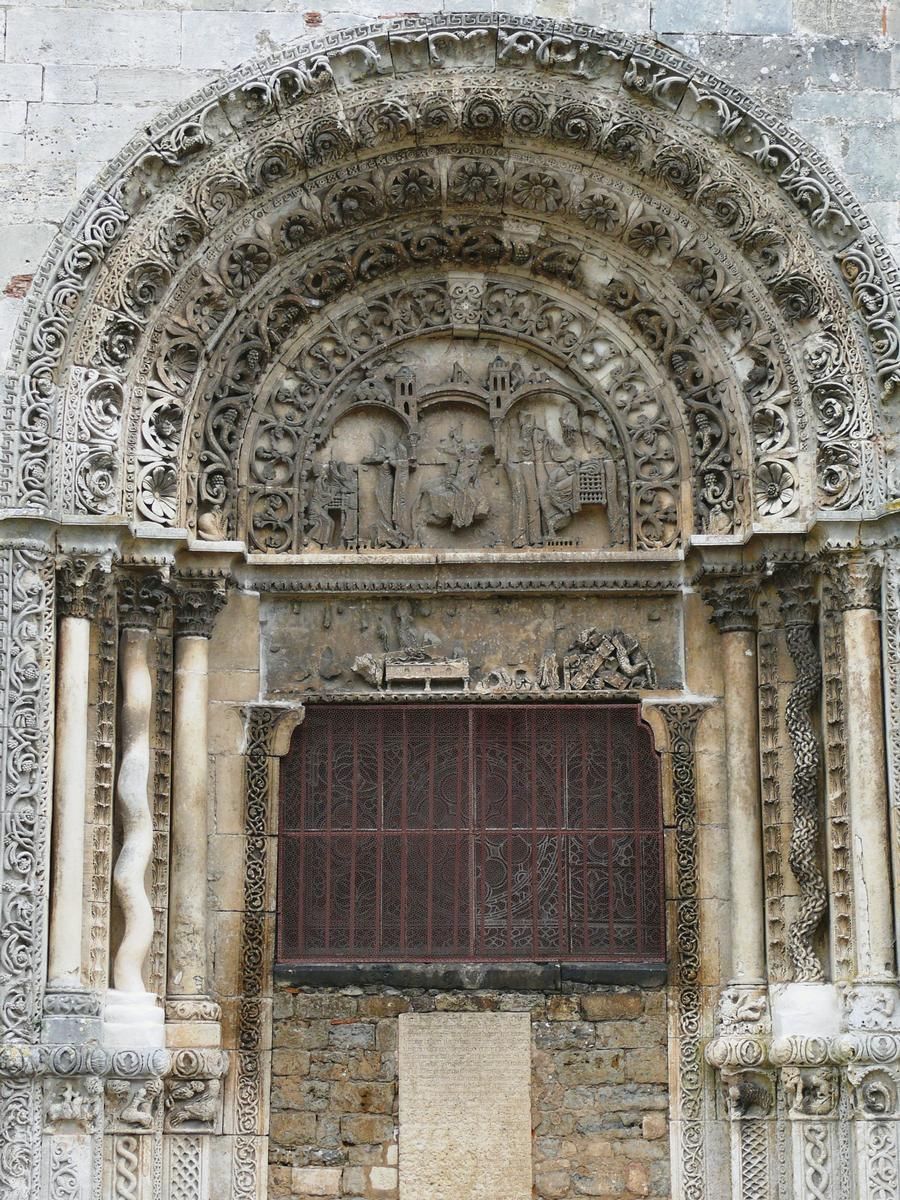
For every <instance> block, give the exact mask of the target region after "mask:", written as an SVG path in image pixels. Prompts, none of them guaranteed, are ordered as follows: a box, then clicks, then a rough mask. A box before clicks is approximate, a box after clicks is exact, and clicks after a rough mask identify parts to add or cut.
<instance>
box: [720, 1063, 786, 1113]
mask: <svg viewBox="0 0 900 1200" xmlns="http://www.w3.org/2000/svg"><path fill="white" fill-rule="evenodd" d="M722 1087H723V1089H724V1093H725V1110H726V1112H727V1113H728V1117H729V1120H732V1121H741V1120H750V1119H753V1118H756V1119H760V1118H762V1117H767V1116H769V1114H770V1113H771V1112H772V1111H773V1109H774V1108H775V1079H774V1076H773V1075H772V1073H771V1072H768V1071H743V1070H737V1071H736V1070H724V1071H723V1072H722Z"/></svg>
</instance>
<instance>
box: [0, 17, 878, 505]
mask: <svg viewBox="0 0 900 1200" xmlns="http://www.w3.org/2000/svg"><path fill="white" fill-rule="evenodd" d="M457 63H464V64H465V65H476V66H480V67H482V68H483V67H484V66H490V67H493V68H495V69H496V70H497V71H498V73H500V72H501V71H502V70H503V69H504V68H506V67H507V66H515V67H517V68H519V70H521V69H522V68H523V67H524V68H528V69H530V70H532V71H534V72H535V74H536V76H537V77H540V76H541V75H546V76H547V77H555V78H559V79H561V80H568V81H569V82H575V81H578V80H581V79H587V80H595V79H600V78H604V80H605V82H606V83H608V82H609V79H610V76H611V77H612V79H613V80H614V81H615V82H616V83H617V84H619V85H620V86H621V88H622V89H623V91H624V92H625V93H627V94H629V95H635V96H639V97H640V98H641V99H642V100H643V101H644V102H646V103H648V104H649V105H650V106H651V108H653V109H655V110H657V111H661V112H662V113H664V114H665V115H666V116H667V118H669V119H670V114H671V112H672V111H673V110H674V109H676V108H677V109H678V110H679V115H680V116H682V117H686V118H688V119H689V120H691V121H692V123H693V124H694V125H695V126H696V127H697V128H699V129H701V130H702V131H703V133H704V135H705V136H706V137H707V139H710V140H713V141H718V142H719V143H720V144H721V146H722V147H724V148H726V149H727V151H728V153H729V155H731V156H732V158H731V159H730V160H729V161H733V162H734V163H737V164H741V166H743V167H745V168H746V169H747V171H748V173H749V174H750V175H752V176H753V177H754V178H758V179H761V180H765V181H766V182H767V186H769V187H770V189H772V190H774V191H777V192H778V193H780V195H781V196H783V197H784V198H785V199H786V200H788V201H789V203H790V204H791V205H793V206H794V207H795V209H796V211H797V212H798V213H799V214H800V216H801V217H802V219H804V220H806V221H808V222H809V225H810V226H811V233H810V244H812V243H813V241H817V242H819V243H820V244H821V245H822V246H823V247H824V249H825V252H826V253H833V254H834V255H835V256H836V259H837V265H838V267H839V269H840V271H841V272H842V273H843V276H844V277H845V278H846V279H847V281H848V283H849V285H850V289H851V294H852V297H853V299H854V300H855V302H856V303H857V304H858V305H859V306H860V308H861V312H862V316H863V321H864V323H865V325H866V327H867V334H868V338H869V345H870V349H869V350H865V351H863V357H865V356H866V355H869V356H870V357H871V360H872V361H873V363H874V364H875V368H876V370H877V372H878V375H879V378H880V379H881V381H882V385H883V387H884V388H885V390H886V391H889V390H891V389H892V388H893V387H894V385H895V383H896V380H897V348H898V337H897V329H896V322H897V318H896V304H895V300H894V296H893V295H892V292H893V291H894V288H895V284H896V274H895V270H894V268H893V267H889V266H888V263H889V258H888V256H887V252H886V250H885V249H884V247H883V246H882V244H881V243H880V241H879V240H878V239H877V238H876V237H875V236H874V234H873V233H872V231H871V228H870V226H869V223H868V221H867V220H866V218H865V217H864V216H863V214H862V212H861V210H860V209H859V207H858V205H857V204H856V203H855V201H853V199H852V198H851V197H850V195H849V193H848V192H847V191H846V189H845V188H844V187H843V185H842V184H841V183H840V181H839V180H838V179H837V178H836V177H835V176H834V173H833V172H832V171H831V169H830V168H829V167H828V166H827V164H826V163H825V162H824V160H823V158H822V157H821V156H820V155H818V154H816V153H815V152H813V151H811V150H810V149H809V148H808V147H807V146H805V145H804V144H802V143H801V142H800V141H799V140H798V139H797V138H796V137H795V136H794V135H793V134H791V133H790V131H788V130H787V129H786V128H785V127H784V126H783V125H781V123H780V122H778V121H777V120H774V119H772V118H770V117H768V115H767V114H765V113H764V112H763V111H762V109H761V108H760V106H759V105H758V104H756V103H755V102H753V101H750V100H749V99H748V98H747V97H745V96H743V95H742V94H741V93H739V92H737V91H736V90H735V89H731V88H728V87H726V86H725V85H723V84H721V83H720V82H719V81H717V80H715V79H713V78H712V77H710V76H708V75H707V74H706V73H704V72H702V71H699V70H697V69H695V68H694V67H693V66H692V65H690V64H688V63H687V62H685V61H684V60H683V59H681V58H679V57H678V56H676V55H673V54H671V53H670V52H668V51H663V50H661V49H660V48H659V47H656V46H653V45H651V44H649V43H645V42H642V41H641V40H639V39H633V38H627V37H623V36H621V35H617V34H603V33H598V32H596V31H594V30H591V29H589V28H586V27H581V26H574V25H573V26H566V25H563V24H558V23H557V24H554V23H551V22H549V21H540V20H517V19H515V18H506V17H497V16H481V15H479V14H462V15H459V16H457V17H446V18H439V19H435V20H433V21H427V20H420V19H407V20H400V21H396V22H392V23H390V24H388V25H374V26H370V27H366V28H365V29H358V30H354V31H350V32H349V33H342V34H339V35H334V36H333V37H330V38H326V39H324V40H322V41H320V42H318V43H308V44H307V45H305V46H304V47H303V48H302V54H301V56H300V57H298V55H297V50H296V49H294V50H287V51H285V52H283V53H281V54H278V55H275V56H272V57H271V58H270V59H267V60H263V61H262V62H258V63H253V64H249V65H247V66H245V67H242V68H239V69H238V70H237V71H235V72H233V73H232V74H231V75H229V76H227V77H226V79H225V80H223V81H222V82H221V83H218V84H215V85H211V86H210V87H208V88H206V89H204V90H203V91H202V92H201V93H199V94H198V96H197V97H195V98H194V99H193V100H192V101H188V102H186V103H184V104H182V105H180V106H178V107H177V108H176V109H175V110H174V111H173V112H172V113H170V114H167V115H166V116H165V117H163V118H161V119H160V120H159V121H157V122H156V123H154V125H153V126H151V128H150V130H149V133H148V136H146V137H144V136H141V137H139V138H137V139H135V140H134V141H133V142H132V143H131V144H130V145H129V146H128V147H126V148H125V150H123V151H122V153H121V154H120V155H118V156H117V158H116V160H115V161H114V162H113V163H112V164H110V166H109V167H108V168H107V170H106V171H105V172H104V174H103V176H102V177H101V179H100V180H99V181H98V183H97V184H96V185H95V186H94V187H93V188H92V189H91V190H90V191H89V192H88V193H86V195H85V197H84V198H83V199H82V201H81V202H80V204H79V205H78V206H77V208H76V210H75V211H74V212H73V213H72V215H71V216H70V218H69V220H68V221H67V223H66V225H65V227H64V230H63V232H62V233H61V235H60V237H59V238H58V239H57V240H56V242H55V243H54V245H53V247H52V248H51V250H50V251H49V252H48V255H47V257H46V259H45V260H44V263H43V265H42V268H41V271H40V272H39V276H38V279H37V281H36V286H35V290H34V298H33V300H32V301H31V302H29V304H28V305H27V307H26V312H25V313H24V314H23V320H22V324H21V325H20V327H19V333H18V335H17V349H16V355H15V362H14V376H15V377H17V378H18V383H19V386H20V388H21V390H20V391H19V393H18V395H17V397H16V399H15V401H14V402H13V403H12V404H11V405H10V406H9V407H8V419H9V421H10V425H11V427H13V428H14V427H15V426H16V425H17V424H18V425H19V426H20V428H21V430H22V433H21V438H20V440H19V444H18V454H17V456H16V458H15V460H14V461H13V460H11V461H10V462H9V464H4V466H5V474H4V478H3V480H2V482H3V484H4V485H5V487H4V491H5V495H6V499H7V502H8V503H13V504H18V505H20V506H22V507H24V508H25V509H26V510H30V511H46V510H47V509H48V508H50V507H51V506H52V505H53V503H54V497H53V495H52V494H51V492H52V487H51V477H52V470H51V467H50V464H49V463H48V462H47V455H46V445H47V443H46V431H47V430H48V429H54V428H58V422H59V416H58V413H57V411H56V410H57V407H58V405H57V401H58V396H57V389H58V387H59V385H60V383H61V379H60V378H59V368H60V367H61V366H63V365H64V364H65V361H66V356H67V352H68V349H67V348H68V346H69V334H70V330H71V328H72V324H73V322H74V321H77V320H79V319H80V317H81V315H82V308H83V302H84V297H85V295H86V292H87V290H88V288H89V287H90V286H91V285H92V283H93V279H94V276H95V275H96V274H97V268H98V266H99V265H100V264H102V263H103V262H104V261H105V260H106V259H107V256H108V254H109V252H110V250H111V248H113V247H114V246H116V245H117V243H119V241H120V240H121V239H122V237H123V235H124V234H125V233H126V231H127V230H128V228H129V226H130V225H131V224H134V222H135V219H136V218H137V217H138V216H139V214H140V209H141V206H142V205H143V204H144V203H145V200H146V192H142V187H141V184H142V183H145V182H147V180H148V179H149V177H150V175H151V174H152V172H153V171H154V170H157V169H160V168H161V169H163V170H165V171H166V172H167V173H168V174H169V177H170V178H177V177H178V176H179V174H180V173H181V172H183V171H184V170H185V169H187V170H190V169H191V166H192V160H193V162H194V163H196V162H199V161H200V160H202V158H203V157H204V156H205V155H207V151H208V149H209V147H211V146H213V145H214V143H215V142H216V141H224V142H227V143H228V144H232V145H234V144H235V143H236V142H238V141H240V138H241V135H242V132H243V130H244V129H245V128H247V129H251V127H252V126H253V125H254V124H255V123H256V121H258V119H259V117H260V115H263V116H265V114H266V113H267V112H272V111H274V110H275V109H278V110H279V111H282V112H286V113H287V112H290V110H291V109H292V107H293V106H294V105H295V104H296V103H297V102H298V101H300V102H301V103H302V102H303V101H305V100H306V99H307V98H308V97H310V96H311V95H312V94H318V95H325V94H326V93H329V92H330V91H331V89H334V90H335V91H336V92H337V93H339V94H340V95H341V96H342V97H344V98H345V99H347V100H350V99H351V98H352V97H354V96H355V95H356V92H357V89H358V86H359V84H360V83H362V82H364V81H365V82H368V81H371V80H377V79H379V78H381V77H383V76H386V75H390V74H391V73H392V72H393V71H394V70H395V69H399V68H403V69H405V70H406V71H407V72H408V73H409V74H411V75H422V76H424V77H425V78H428V77H430V76H431V75H432V73H434V74H435V76H436V77H437V78H438V79H439V78H440V75H441V73H442V72H446V71H447V70H448V68H449V67H453V66H455V65H456V64H457ZM327 136H329V137H331V139H332V142H335V141H336V142H337V143H340V142H341V140H342V138H346V137H347V136H348V135H347V134H345V133H344V132H343V131H342V130H340V129H338V130H337V133H336V134H335V133H333V132H330V133H328V134H327ZM207 156H208V155H207ZM682 172H683V167H681V166H679V168H678V169H677V170H676V171H675V175H674V179H675V182H676V183H681V182H683V174H682ZM151 206H152V201H151ZM832 270H834V268H832ZM789 303H790V305H791V306H793V311H794V313H795V315H798V316H802V312H801V309H802V307H803V304H804V301H803V299H802V298H792V299H791V300H790V302H789ZM798 304H799V306H800V308H797V307H796V306H797V305H798ZM107 418H108V419H109V420H112V421H114V420H115V414H114V413H109V412H108V413H107ZM73 434H74V437H75V441H76V443H77V441H78V440H79V430H78V428H77V422H76V428H75V429H74V430H73ZM89 440H90V439H88V441H89ZM108 446H109V443H108V442H107V449H105V450H104V449H103V448H102V439H101V442H99V443H98V453H99V455H100V457H99V459H98V460H97V462H96V466H97V467H98V469H99V470H100V472H101V478H102V474H103V469H104V462H105V463H106V465H107V466H108V465H110V464H111V462H112V455H111V453H110V451H109V448H108ZM67 453H68V447H67ZM104 454H105V455H106V459H105V460H104V459H103V457H102V456H103V455H104ZM841 465H842V464H841V463H840V462H839V461H833V462H831V463H826V464H825V466H826V471H835V470H836V471H837V472H838V473H840V468H841ZM844 465H845V464H844Z"/></svg>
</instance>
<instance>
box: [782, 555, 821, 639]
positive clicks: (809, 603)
mask: <svg viewBox="0 0 900 1200" xmlns="http://www.w3.org/2000/svg"><path fill="white" fill-rule="evenodd" d="M775 586H776V588H777V590H778V598H779V600H780V602H781V619H782V621H783V622H784V624H785V626H789V625H814V624H815V622H816V609H817V606H818V599H817V596H816V574H815V571H814V569H813V566H812V564H811V563H810V562H806V561H799V560H798V561H791V562H784V563H778V564H776V565H775Z"/></svg>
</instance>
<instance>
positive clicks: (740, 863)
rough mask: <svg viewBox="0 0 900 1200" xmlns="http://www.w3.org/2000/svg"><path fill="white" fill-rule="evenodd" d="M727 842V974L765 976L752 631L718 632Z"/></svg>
mask: <svg viewBox="0 0 900 1200" xmlns="http://www.w3.org/2000/svg"><path fill="white" fill-rule="evenodd" d="M722 655H723V666H724V673H725V745H726V751H727V755H728V845H729V853H730V858H731V955H732V971H731V979H732V982H734V983H744V984H759V983H763V982H764V981H765V974H766V952H765V898H764V892H763V847H762V822H761V813H760V780H759V719H758V709H757V703H758V700H757V692H758V683H757V663H756V634H755V633H754V632H753V631H752V630H748V629H737V630H732V631H729V632H724V633H723V634H722Z"/></svg>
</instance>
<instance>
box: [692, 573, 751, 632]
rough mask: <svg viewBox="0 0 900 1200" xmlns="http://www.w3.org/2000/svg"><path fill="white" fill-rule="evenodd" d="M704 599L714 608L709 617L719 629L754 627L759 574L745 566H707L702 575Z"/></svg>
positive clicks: (734, 629) (735, 630)
mask: <svg viewBox="0 0 900 1200" xmlns="http://www.w3.org/2000/svg"><path fill="white" fill-rule="evenodd" d="M697 582H698V583H699V585H700V593H701V595H702V596H703V600H704V603H706V604H708V605H709V607H710V608H711V609H712V616H711V617H710V621H711V622H712V623H713V624H714V625H715V626H716V628H717V629H718V631H719V633H736V632H739V631H742V630H755V629H756V627H757V617H758V614H757V598H758V595H759V578H758V576H757V575H756V574H751V573H749V572H746V571H743V570H739V569H738V570H723V571H715V570H706V571H704V572H703V573H702V574H701V575H700V576H699V577H698V580H697Z"/></svg>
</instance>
